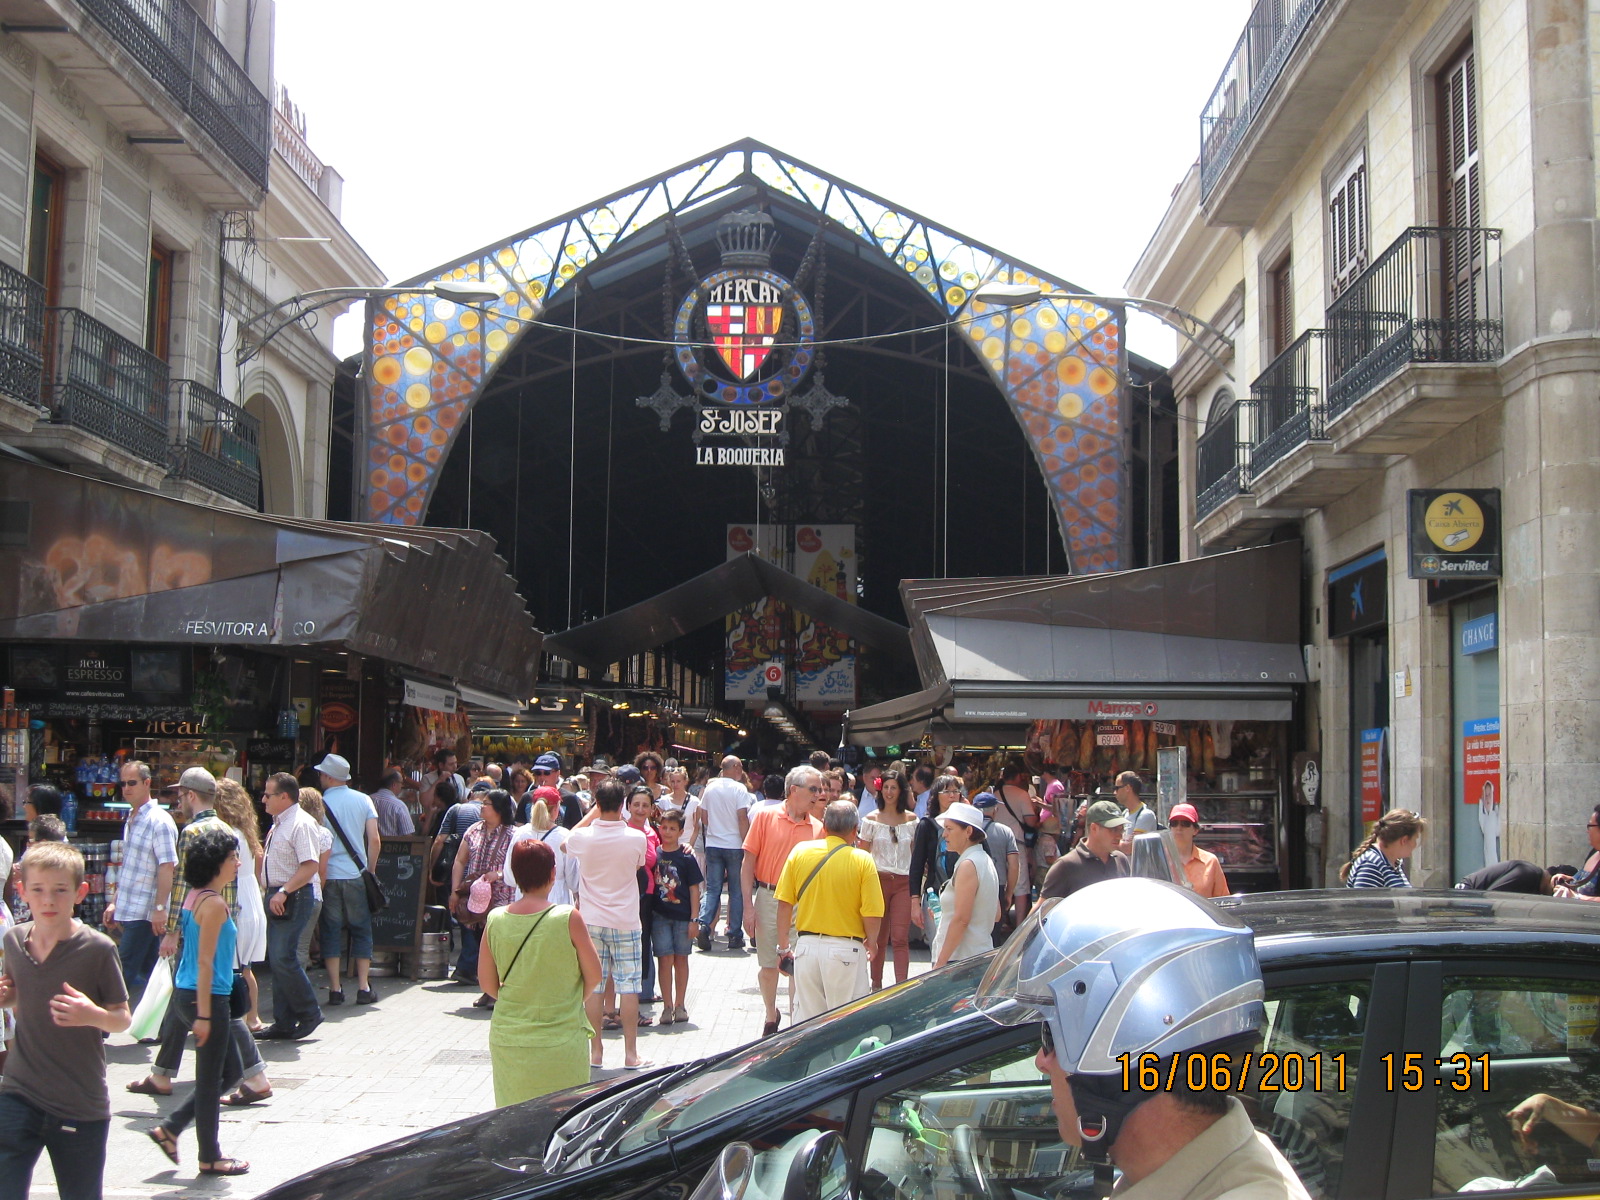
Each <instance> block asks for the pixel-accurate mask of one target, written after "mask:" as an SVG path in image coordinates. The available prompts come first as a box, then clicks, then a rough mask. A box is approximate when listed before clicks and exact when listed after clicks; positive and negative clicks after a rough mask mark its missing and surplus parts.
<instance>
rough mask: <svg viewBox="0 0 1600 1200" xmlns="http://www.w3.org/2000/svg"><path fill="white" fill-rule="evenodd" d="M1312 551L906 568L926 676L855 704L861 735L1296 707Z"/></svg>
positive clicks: (1253, 715)
mask: <svg viewBox="0 0 1600 1200" xmlns="http://www.w3.org/2000/svg"><path fill="white" fill-rule="evenodd" d="M1300 554H1301V550H1300V543H1298V542H1284V543H1280V544H1278V545H1272V546H1262V547H1258V548H1255V549H1251V550H1239V551H1235V552H1233V553H1230V554H1219V555H1215V556H1212V557H1209V558H1201V559H1192V560H1190V561H1187V562H1181V563H1171V564H1167V565H1164V566H1159V567H1145V568H1142V569H1139V570H1133V571H1118V572H1112V573H1108V574H1104V575H1084V576H1072V577H1068V578H1011V579H954V580H906V581H905V582H904V583H902V584H901V587H900V591H901V596H902V597H903V598H904V600H905V605H906V610H907V612H908V613H909V614H910V616H911V640H912V647H913V652H914V653H915V655H916V659H917V669H918V672H919V673H920V674H921V676H922V680H923V683H924V685H925V686H924V688H923V690H922V691H920V692H917V693H914V694H913V695H911V696H907V697H902V698H901V699H898V700H892V701H888V702H886V703H884V704H878V705H873V706H871V707H870V708H865V709H858V710H856V711H854V712H852V713H851V714H850V715H849V718H848V721H847V728H848V738H849V741H850V742H852V743H853V744H855V745H883V744H885V743H884V742H882V741H878V740H876V739H877V737H878V736H879V735H880V734H881V733H883V732H886V731H892V732H895V733H897V734H900V735H902V736H898V737H895V738H891V739H889V740H890V741H904V740H909V739H910V736H911V735H910V733H909V731H910V730H912V729H913V728H915V727H916V725H917V722H918V721H919V720H920V721H921V722H922V728H921V731H920V732H931V733H933V734H934V736H935V737H936V738H937V737H939V736H940V733H941V730H948V731H952V732H954V733H959V731H960V730H962V729H965V728H968V727H978V726H983V727H988V728H993V727H995V726H997V725H1003V724H1004V723H1007V722H1015V723H1018V724H1021V723H1024V722H1029V721H1035V720H1064V719H1078V720H1082V719H1095V718H1106V719H1109V718H1113V717H1130V718H1140V719H1145V720H1150V719H1156V720H1161V719H1171V720H1191V719H1204V718H1233V719H1236V720H1269V721H1285V720H1288V719H1289V718H1290V716H1291V713H1292V706H1293V702H1294V697H1295V688H1296V687H1297V686H1298V685H1300V684H1303V683H1304V682H1305V664H1304V660H1303V659H1302V657H1301V650H1300V645H1299V632H1300ZM919 714H920V715H919ZM920 732H919V734H918V736H920Z"/></svg>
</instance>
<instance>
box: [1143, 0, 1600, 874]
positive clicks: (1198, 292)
mask: <svg viewBox="0 0 1600 1200" xmlns="http://www.w3.org/2000/svg"><path fill="white" fill-rule="evenodd" d="M1597 138H1600V2H1596V0H1587V2H1583V0H1578V2H1572V0H1567V2H1561V0H1416V2H1412V3H1394V2H1392V0H1261V2H1260V3H1259V4H1257V5H1256V7H1255V10H1254V11H1253V13H1252V15H1251V18H1250V22H1249V24H1248V26H1247V28H1246V30H1245V32H1244V34H1243V36H1242V37H1241V39H1240V42H1239V44H1238V47H1237V49H1236V50H1235V52H1234V54H1233V56H1232V57H1231V59H1230V61H1229V62H1228V63H1227V64H1226V68H1225V70H1224V72H1223V75H1222V77H1221V79H1220V80H1219V82H1218V85H1217V88H1216V90H1215V91H1214V93H1213V94H1212V96H1211V97H1210V98H1209V100H1208V101H1207V102H1206V106H1205V108H1204V110H1203V112H1202V117H1201V154H1200V159H1199V161H1198V162H1197V163H1196V165H1195V166H1194V167H1193V168H1192V169H1191V170H1190V171H1189V172H1188V174H1187V175H1186V176H1185V178H1184V179H1183V181H1182V182H1181V183H1180V185H1179V187H1178V189H1177V191H1176V192H1175V193H1174V198H1173V202H1172V204H1171V206H1170V207H1169V209H1168V212H1167V213H1166V215H1165V217H1164V218H1163V220H1162V222H1161V224H1160V226H1159V228H1158V229H1157V230H1156V231H1155V233H1154V235H1153V237H1152V239H1151V241H1150V244H1149V246H1148V247H1147V249H1146V250H1145V252H1144V254H1143V255H1142V257H1141V259H1140V261H1139V263H1138V264H1137V265H1136V267H1135V269H1134V271H1133V274H1132V276H1131V278H1130V281H1129V290H1130V293H1131V294H1133V295H1146V296H1150V297H1153V298H1156V299H1160V300H1164V301H1167V302H1169V303H1173V304H1177V305H1179V306H1181V307H1183V308H1185V309H1188V310H1190V311H1192V312H1194V313H1196V314H1198V315H1200V316H1202V317H1205V318H1207V319H1208V320H1210V321H1211V323H1212V324H1214V325H1216V326H1217V327H1219V328H1220V329H1222V330H1224V331H1225V332H1226V333H1227V334H1228V338H1229V340H1228V342H1226V343H1223V342H1220V341H1214V342H1212V343H1210V344H1209V345H1208V347H1207V348H1208V349H1209V350H1211V351H1212V353H1213V355H1214V357H1215V358H1216V359H1218V360H1220V361H1221V362H1222V363H1224V364H1226V366H1227V370H1225V371H1224V370H1223V369H1221V368H1219V367H1218V366H1217V365H1216V363H1215V362H1214V361H1211V360H1209V359H1208V358H1207V357H1206V356H1205V355H1203V354H1201V353H1199V352H1198V351H1197V350H1196V349H1195V348H1194V347H1188V348H1186V349H1185V350H1184V352H1183V353H1182V354H1181V355H1180V357H1179V359H1178V360H1177V362H1176V363H1175V365H1174V368H1173V375H1174V386H1175V392H1176V395H1177V396H1178V398H1179V404H1180V412H1181V415H1182V418H1183V420H1182V421H1181V422H1180V423H1181V426H1182V430H1183V433H1182V442H1183V445H1182V453H1181V456H1180V461H1181V463H1182V471H1183V473H1184V486H1183V488H1182V495H1183V501H1182V503H1183V506H1184V511H1183V522H1182V523H1183V525H1184V526H1185V529H1186V530H1187V533H1186V544H1185V546H1184V548H1183V552H1184V555H1185V557H1193V556H1197V555H1202V554H1207V553H1213V552H1216V551H1219V550H1222V549H1227V548H1233V547H1240V546H1248V545H1256V544H1261V543H1264V542H1268V541H1276V540H1283V539H1286V538H1298V539H1300V540H1301V541H1302V542H1303V545H1304V553H1305V583H1306V588H1305V594H1306V596H1307V597H1308V599H1307V601H1306V606H1305V607H1306V611H1305V612H1304V613H1303V623H1304V641H1305V643H1306V657H1307V665H1308V677H1309V678H1310V679H1312V681H1313V682H1312V683H1311V684H1310V685H1309V686H1308V687H1307V689H1306V695H1305V702H1304V704H1303V706H1302V721H1301V725H1300V729H1299V735H1300V739H1301V743H1302V745H1303V747H1304V748H1305V750H1306V751H1307V752H1309V753H1311V754H1313V755H1316V756H1318V758H1319V759H1320V767H1321V783H1322V786H1321V789H1320V795H1319V797H1318V800H1319V803H1318V804H1317V805H1316V806H1313V807H1308V808H1306V809H1305V810H1304V811H1303V812H1302V814H1301V815H1302V818H1303V822H1304V829H1303V834H1304V838H1305V846H1306V856H1305V858H1306V861H1305V864H1304V876H1305V881H1306V882H1314V883H1321V882H1327V881H1331V880H1333V879H1335V878H1336V873H1337V868H1338V866H1339V865H1340V864H1341V863H1342V862H1343V861H1344V860H1345V858H1346V857H1347V856H1348V853H1349V851H1350V849H1351V847H1352V846H1353V845H1354V844H1355V843H1356V842H1357V841H1358V840H1359V839H1360V838H1361V837H1362V835H1363V830H1364V826H1365V820H1364V818H1370V817H1371V816H1372V815H1373V813H1374V812H1376V811H1377V810H1378V809H1379V808H1392V807H1406V808H1412V809H1417V810H1420V811H1421V812H1422V813H1423V814H1424V815H1426V816H1427V817H1428V818H1429V820H1430V822H1431V831H1430V833H1429V835H1428V837H1427V838H1426V840H1425V841H1424V843H1423V847H1422V849H1421V851H1420V853H1419V855H1418V857H1417V859H1416V860H1415V863H1414V868H1413V871H1412V878H1413V880H1414V881H1417V882H1421V883H1425V884H1428V885H1434V886H1439V885H1446V886H1447V885H1449V884H1450V883H1452V882H1454V881H1455V880H1456V879H1459V878H1460V877H1461V876H1462V875H1464V874H1465V873H1466V872H1468V871H1470V870H1472V869H1474V868H1476V867H1477V866H1479V865H1481V864H1482V862H1483V861H1484V859H1485V858H1486V857H1492V856H1494V855H1495V854H1496V853H1498V854H1499V856H1500V857H1504V858H1525V859H1530V860H1532V861H1534V862H1537V863H1540V864H1551V863H1570V862H1573V861H1578V862H1581V861H1582V855H1584V854H1586V853H1587V851H1586V850H1585V846H1586V844H1587V843H1586V841H1585V837H1584V830H1583V826H1584V824H1585V822H1586V820H1587V819H1588V814H1589V813H1590V812H1591V810H1592V809H1593V807H1594V805H1595V804H1596V802H1597V801H1600V541H1597V539H1596V537H1595V534H1594V529H1595V518H1596V510H1597V507H1600V413H1597V408H1596V403H1597V399H1600V397H1597V392H1600V312H1597V304H1596V289H1597V286H1600V283H1597V275H1596V266H1597V263H1596V252H1597V251H1596V219H1595V218H1596V211H1597V193H1600V177H1597V175H1596V170H1595V157H1596V146H1597V140H1596V139H1597ZM1457 488H1460V489H1477V488H1484V489H1498V491H1499V495H1500V501H1501V535H1502V540H1503V568H1502V573H1501V575H1500V577H1499V578H1498V579H1486V580H1475V581H1472V582H1470V583H1469V582H1467V581H1453V582H1452V583H1451V584H1450V585H1448V586H1447V587H1444V588H1440V587H1438V586H1436V585H1432V584H1430V583H1428V582H1427V581H1425V580H1423V579H1417V578H1410V577H1409V576H1408V553H1407V550H1408V543H1407V534H1408V522H1407V496H1408V492H1409V491H1410V490H1412V489H1457ZM1496 746H1498V753H1499V756H1500V761H1499V763H1498V766H1497V767H1496V764H1495V763H1494V762H1493V757H1494V754H1495V747H1496ZM1364 767H1365V773H1366V776H1367V778H1366V780H1365V785H1364V784H1363V778H1362V775H1363V768H1364ZM1491 778H1492V781H1493V786H1492V787H1489V788H1486V787H1485V786H1484V784H1485V783H1486V782H1488V781H1490V780H1491ZM1490 796H1493V797H1496V798H1498V799H1499V801H1500V804H1499V805H1498V807H1497V806H1495V805H1493V804H1490V805H1484V804H1481V803H1480V801H1481V800H1483V799H1485V798H1486V797H1490ZM1496 837H1498V840H1496Z"/></svg>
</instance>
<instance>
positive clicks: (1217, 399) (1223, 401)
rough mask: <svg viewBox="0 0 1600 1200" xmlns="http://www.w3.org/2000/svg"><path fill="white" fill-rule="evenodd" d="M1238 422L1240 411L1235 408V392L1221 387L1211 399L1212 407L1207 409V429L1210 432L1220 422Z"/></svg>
mask: <svg viewBox="0 0 1600 1200" xmlns="http://www.w3.org/2000/svg"><path fill="white" fill-rule="evenodd" d="M1223 420H1232V421H1237V420H1238V411H1237V409H1236V408H1235V404H1234V397H1233V392H1232V391H1231V390H1230V389H1228V388H1225V387H1219V388H1218V389H1217V390H1216V393H1215V394H1214V395H1213V396H1212V397H1211V407H1210V408H1208V409H1206V429H1207V431H1210V430H1211V429H1212V428H1213V427H1215V426H1216V424H1217V422H1218V421H1223Z"/></svg>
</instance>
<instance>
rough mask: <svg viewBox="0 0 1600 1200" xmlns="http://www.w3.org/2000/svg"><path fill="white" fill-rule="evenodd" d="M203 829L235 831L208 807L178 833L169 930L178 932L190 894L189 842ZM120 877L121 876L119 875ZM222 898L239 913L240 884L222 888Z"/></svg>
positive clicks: (234, 913) (235, 914) (168, 918)
mask: <svg viewBox="0 0 1600 1200" xmlns="http://www.w3.org/2000/svg"><path fill="white" fill-rule="evenodd" d="M202 829H226V830H227V831H228V832H229V833H233V826H232V825H229V824H228V823H227V822H226V821H224V820H223V819H222V818H221V817H219V816H217V810H216V809H214V808H208V809H206V810H205V811H204V812H201V813H196V814H195V816H194V820H192V821H190V822H189V823H188V824H187V825H185V826H184V827H183V832H182V833H180V834H179V835H178V869H177V872H176V878H174V879H173V881H172V903H171V904H170V905H168V907H167V932H168V933H176V932H177V931H178V926H179V925H180V924H181V922H180V921H179V920H178V914H179V913H180V912H182V911H183V902H184V899H185V898H186V897H187V896H188V895H189V885H188V884H187V883H185V882H184V878H183V864H184V862H185V861H187V859H188V857H189V843H190V842H191V841H193V840H194V838H195V836H196V835H197V834H198V833H199V832H200V831H201V830H202ZM119 878H120V877H119ZM222 898H223V899H224V900H226V901H227V902H228V911H229V912H230V913H232V914H233V915H234V916H235V917H237V916H238V915H239V885H238V883H237V882H235V883H230V884H228V885H227V886H226V887H224V888H223V889H222Z"/></svg>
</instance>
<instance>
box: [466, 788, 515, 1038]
mask: <svg viewBox="0 0 1600 1200" xmlns="http://www.w3.org/2000/svg"><path fill="white" fill-rule="evenodd" d="M479 795H480V796H481V801H480V809H479V812H480V814H481V815H480V817H479V820H478V821H477V823H476V824H474V825H473V826H472V828H470V829H468V830H467V832H466V833H465V834H463V835H462V837H461V850H460V852H459V853H458V854H457V855H456V861H455V862H454V863H453V864H452V866H451V874H450V915H451V916H453V917H454V918H455V919H456V922H457V924H459V925H460V926H461V956H460V957H459V958H457V959H456V970H455V976H454V978H455V979H456V980H457V981H458V982H459V981H462V980H463V979H466V980H472V981H476V980H477V978H478V945H479V943H480V941H481V940H482V937H483V925H484V921H485V919H486V918H487V917H488V915H489V910H490V909H494V908H499V907H501V906H502V905H505V904H509V903H511V900H512V897H513V895H514V894H515V889H513V888H512V886H511V885H510V884H509V883H507V882H506V879H505V872H504V866H505V861H506V852H507V851H508V850H509V849H510V848H511V841H512V838H513V836H514V833H513V829H512V819H513V817H514V816H515V813H513V812H512V809H511V793H510V792H507V791H505V790H504V789H502V788H493V789H491V790H489V791H487V792H482V793H480V794H479ZM457 807H462V806H459V805H458V806H457ZM480 881H483V882H485V883H487V884H488V891H489V895H488V896H487V897H483V898H482V900H479V899H478V898H477V897H476V896H475V895H474V890H475V889H474V887H473V885H474V884H476V883H479V882H480ZM483 890H484V889H483V888H481V887H480V888H477V889H476V891H477V892H480V893H481V892H482V891H483ZM469 901H472V902H471V903H469ZM475 1005H476V1007H478V1008H492V1007H493V1006H494V1001H493V999H491V998H490V997H489V996H488V994H487V993H486V994H484V995H482V996H479V997H478V999H477V1001H476V1002H475Z"/></svg>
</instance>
